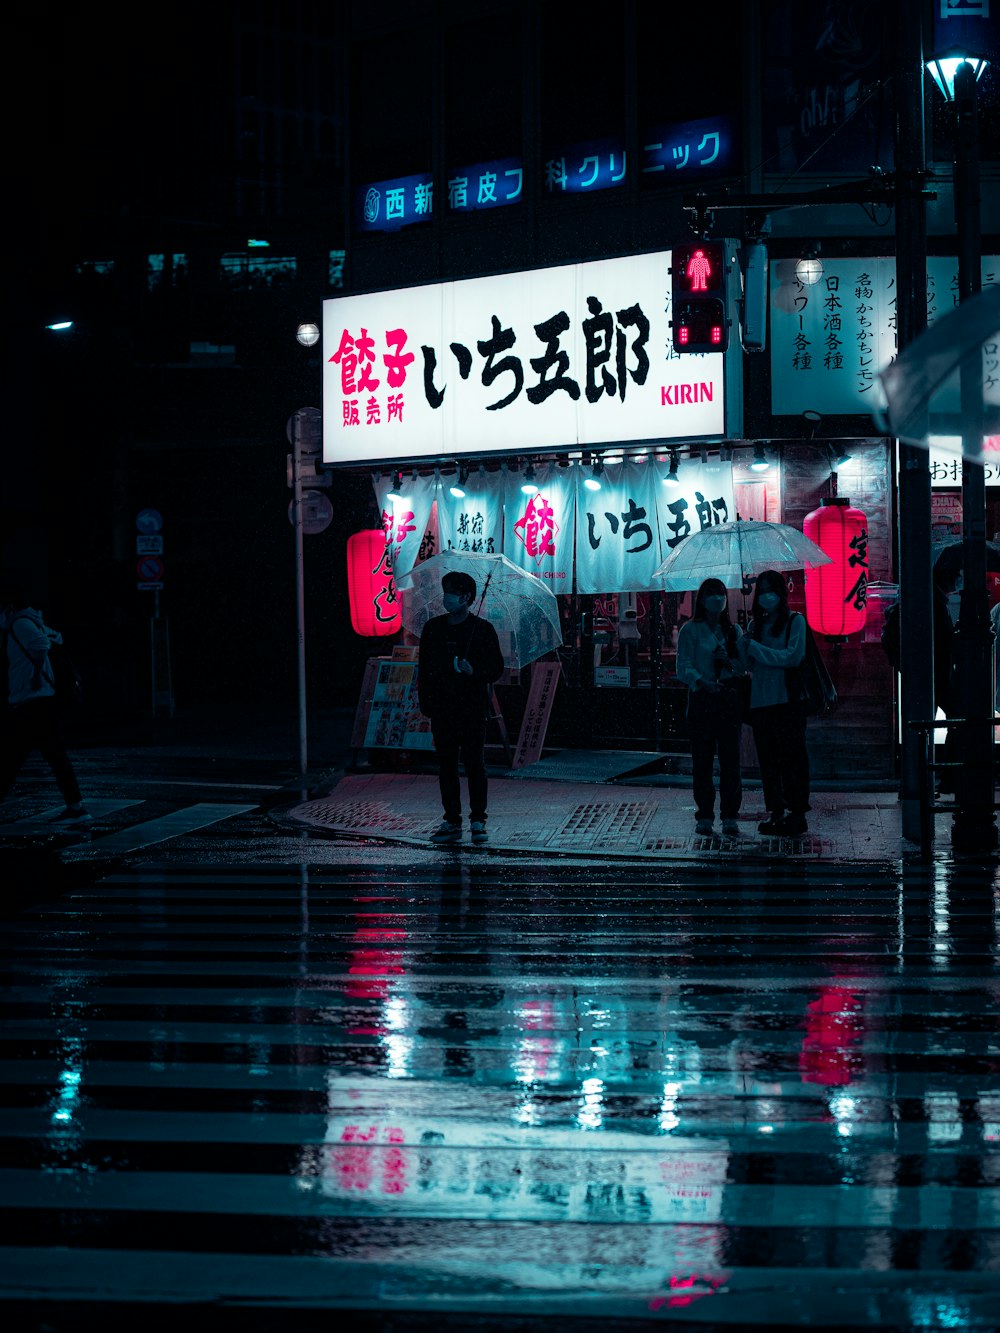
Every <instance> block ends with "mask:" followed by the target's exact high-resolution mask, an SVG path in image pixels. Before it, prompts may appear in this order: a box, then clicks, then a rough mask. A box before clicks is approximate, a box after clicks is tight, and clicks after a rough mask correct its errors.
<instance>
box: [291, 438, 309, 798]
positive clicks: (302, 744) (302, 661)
mask: <svg viewBox="0 0 1000 1333" xmlns="http://www.w3.org/2000/svg"><path fill="white" fill-rule="evenodd" d="M301 424H302V418H301V414H300V413H298V412H296V414H295V431H294V435H295V439H294V441H293V443H292V482H293V486H294V490H293V495H294V504H295V523H294V525H293V526H294V531H295V629H296V633H297V636H298V646H297V654H298V694H299V782H300V784H301V790H302V798H303V800H305V798H306V795H307V787H308V783H307V780H306V774H307V772H308V769H309V758H308V742H307V739H306V578H305V543H304V541H303V539H302V537H303V534H302V437H301Z"/></svg>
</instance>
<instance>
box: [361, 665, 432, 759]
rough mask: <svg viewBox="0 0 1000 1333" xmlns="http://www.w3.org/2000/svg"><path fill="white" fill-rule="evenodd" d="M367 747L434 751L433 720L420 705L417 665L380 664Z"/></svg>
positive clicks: (367, 730) (368, 726) (366, 732)
mask: <svg viewBox="0 0 1000 1333" xmlns="http://www.w3.org/2000/svg"><path fill="white" fill-rule="evenodd" d="M365 747H366V748H374V749H383V750H432V749H433V748H434V740H433V737H432V736H431V720H430V718H429V717H424V715H423V713H421V711H420V706H419V704H418V702H417V663H416V662H393V661H388V662H379V664H378V673H377V675H376V677H375V689H374V692H373V695H372V704H371V712H370V713H369V714H368V725H367V727H366V728H365Z"/></svg>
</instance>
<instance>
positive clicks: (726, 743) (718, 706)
mask: <svg viewBox="0 0 1000 1333" xmlns="http://www.w3.org/2000/svg"><path fill="white" fill-rule="evenodd" d="M741 637H742V632H741V630H740V627H739V626H738V625H734V624H733V623H732V621H731V620H730V619H729V608H728V595H727V593H726V585H725V584H724V583H722V582H721V580H719V579H706V580H705V582H704V583H703V584H702V585H701V587H700V588H699V589H698V595H697V597H696V598H695V602H694V614H693V616H692V618H691V619H690V620H689V621H688V622H687V624H685V625H682V626H681V628H680V633H679V634H678V635H677V677H678V679H679V680H682V681H683V682H684V684H685V685H686V686H687V687H688V711H687V719H688V735H689V736H690V738H691V774H692V785H693V787H694V803H695V814H694V817H695V832H697V833H700V834H703V835H708V834H711V833H712V832H713V829H714V821H715V783H714V781H713V777H712V764H713V761H714V759H715V755H716V753H718V756H719V806H720V814H721V815H722V833H723V836H724V837H727V838H732V837H736V836H738V834H739V831H740V826H739V823H738V822H737V821H738V819H739V814H740V805H741V804H742V800H743V783H742V778H741V774H740V729H741V727H742V725H743V718H742V703H743V701H742V696H741V694H740V692H739V691H738V689H737V682H738V681H739V680H740V679H741V678H745V676H746V668H745V667H744V665H743V662H742V661H741V659H740V652H739V641H740V638H741Z"/></svg>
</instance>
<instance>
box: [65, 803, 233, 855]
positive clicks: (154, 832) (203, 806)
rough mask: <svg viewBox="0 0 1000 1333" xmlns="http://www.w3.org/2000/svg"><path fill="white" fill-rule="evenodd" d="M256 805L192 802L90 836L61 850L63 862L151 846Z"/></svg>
mask: <svg viewBox="0 0 1000 1333" xmlns="http://www.w3.org/2000/svg"><path fill="white" fill-rule="evenodd" d="M256 809H257V806H256V805H242V804H230V803H229V802H214V801H198V802H197V803H196V804H194V805H187V806H184V808H183V809H181V810H174V811H172V812H171V813H170V814H169V815H161V816H160V818H159V819H149V820H146V821H145V822H144V823H142V824H133V825H131V826H130V827H129V828H124V829H119V830H118V831H117V832H115V833H107V834H105V835H104V836H103V837H99V838H93V839H92V840H91V841H90V842H89V843H83V844H80V845H78V846H76V847H69V848H67V849H66V851H65V852H64V853H63V860H64V861H87V860H92V859H94V858H97V857H103V856H109V855H111V856H117V855H121V854H123V853H125V852H132V851H137V850H138V849H139V848H140V847H150V846H152V845H153V844H154V843H158V842H165V841H166V840H167V839H168V838H177V837H180V836H182V835H183V834H185V833H193V832H194V830H195V829H201V828H207V827H208V826H209V825H210V824H217V823H219V821H220V820H223V819H229V818H231V817H232V816H233V815H242V814H247V813H248V812H249V811H250V810H256Z"/></svg>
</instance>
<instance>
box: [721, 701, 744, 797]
mask: <svg viewBox="0 0 1000 1333" xmlns="http://www.w3.org/2000/svg"><path fill="white" fill-rule="evenodd" d="M741 733H742V726H741V724H740V723H739V722H738V721H737V722H732V721H730V720H729V719H725V718H724V719H722V720H721V721H720V723H719V737H718V747H719V806H720V813H721V815H722V818H723V821H726V820H731V819H735V818H736V816H737V815H738V814H739V813H740V806H741V805H742V804H743V774H742V770H741V767H740V740H741V738H742V737H741Z"/></svg>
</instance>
